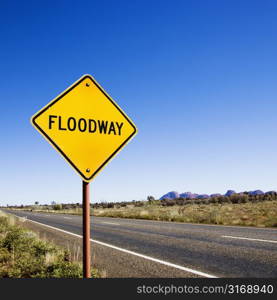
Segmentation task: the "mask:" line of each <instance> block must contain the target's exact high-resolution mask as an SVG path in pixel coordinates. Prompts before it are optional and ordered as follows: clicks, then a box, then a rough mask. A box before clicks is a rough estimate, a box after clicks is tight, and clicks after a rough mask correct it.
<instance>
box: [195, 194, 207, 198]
mask: <svg viewBox="0 0 277 300" xmlns="http://www.w3.org/2000/svg"><path fill="white" fill-rule="evenodd" d="M196 198H197V199H207V198H210V196H209V195H207V194H201V195H198V196H197V197H196Z"/></svg>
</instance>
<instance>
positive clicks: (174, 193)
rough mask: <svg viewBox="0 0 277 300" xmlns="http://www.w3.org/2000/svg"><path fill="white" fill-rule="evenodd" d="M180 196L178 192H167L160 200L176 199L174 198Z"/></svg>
mask: <svg viewBox="0 0 277 300" xmlns="http://www.w3.org/2000/svg"><path fill="white" fill-rule="evenodd" d="M179 197H180V195H179V193H178V192H175V191H172V192H169V193H167V194H165V195H163V196H162V197H161V198H160V200H163V199H176V198H179Z"/></svg>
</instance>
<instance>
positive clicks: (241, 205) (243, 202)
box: [10, 192, 277, 227]
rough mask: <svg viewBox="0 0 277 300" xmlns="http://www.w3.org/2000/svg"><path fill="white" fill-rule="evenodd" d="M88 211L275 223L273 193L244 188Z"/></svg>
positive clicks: (70, 207)
mask: <svg viewBox="0 0 277 300" xmlns="http://www.w3.org/2000/svg"><path fill="white" fill-rule="evenodd" d="M10 208H13V209H23V210H35V211H42V212H45V211H47V212H53V213H68V214H76V215H80V214H82V205H81V204H79V203H77V204H53V205H39V204H38V202H37V203H36V205H32V206H23V205H22V206H16V207H14V206H13V207H10ZM91 215H94V216H101V217H120V218H136V219H148V220H160V221H176V222H187V223H202V224H217V225H220V224H221V225H241V226H257V227H277V193H276V192H268V193H266V194H263V195H250V194H248V193H247V192H244V193H240V194H233V195H231V196H214V197H210V198H207V199H186V198H176V199H163V200H155V199H154V197H152V196H149V197H148V198H147V200H145V201H131V202H109V203H106V202H102V203H94V204H91Z"/></svg>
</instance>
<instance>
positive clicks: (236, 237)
mask: <svg viewBox="0 0 277 300" xmlns="http://www.w3.org/2000/svg"><path fill="white" fill-rule="evenodd" d="M221 237H224V238H229V239H238V240H248V241H257V242H267V243H277V241H272V240H262V239H252V238H246V237H241V236H231V235H222V236H221Z"/></svg>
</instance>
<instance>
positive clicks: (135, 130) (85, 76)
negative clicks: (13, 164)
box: [31, 75, 137, 182]
mask: <svg viewBox="0 0 277 300" xmlns="http://www.w3.org/2000/svg"><path fill="white" fill-rule="evenodd" d="M87 78H89V79H90V80H91V81H92V82H93V83H94V84H95V85H96V86H97V87H98V89H99V90H100V91H101V92H102V93H103V94H104V95H105V96H106V97H107V99H108V100H109V101H110V102H111V103H112V104H113V105H114V106H115V108H116V109H118V110H119V112H120V113H121V114H122V115H123V117H124V118H125V119H126V120H127V122H129V124H130V125H131V126H132V127H133V129H134V132H133V133H132V134H131V135H130V136H129V137H128V138H127V139H126V140H125V141H124V142H123V143H122V144H121V145H120V146H119V147H118V148H117V149H116V150H115V151H114V152H113V153H112V154H111V155H110V156H109V157H108V158H107V159H106V160H105V161H104V163H103V164H102V165H101V166H100V167H99V168H98V169H97V170H96V171H95V172H94V173H93V174H92V175H91V176H90V177H86V176H85V175H84V174H83V173H82V172H81V171H80V170H79V169H78V168H77V167H76V166H75V165H74V163H73V162H72V161H71V160H70V158H69V157H67V155H66V154H65V153H64V152H63V151H62V149H61V148H60V147H59V146H58V145H57V144H56V143H55V142H54V141H53V140H52V139H51V138H50V137H49V136H48V135H47V133H46V132H45V131H44V130H43V129H42V128H41V127H40V126H39V125H38V124H37V123H36V119H37V118H38V117H39V116H40V115H41V114H43V113H44V112H45V111H46V110H47V109H49V108H50V107H51V106H53V105H54V104H55V103H57V102H58V101H59V100H61V99H62V98H63V97H64V96H65V95H66V94H68V93H69V92H70V91H71V90H73V89H74V88H75V87H76V86H77V85H79V84H80V83H82V82H83V81H84V80H85V79H87ZM31 123H32V124H33V126H34V127H35V128H37V129H38V130H39V131H40V132H41V133H42V134H43V136H44V137H45V138H46V139H47V140H48V141H50V143H51V144H52V145H53V147H54V148H56V150H57V151H58V152H59V153H60V154H61V155H62V156H63V157H64V158H65V159H66V160H67V161H68V162H69V163H70V165H71V166H72V167H73V168H74V169H75V170H76V171H77V172H78V173H79V175H80V176H81V177H82V179H83V180H84V181H86V182H89V181H91V180H92V179H93V177H95V175H96V174H97V173H99V171H100V170H101V169H102V168H103V167H104V166H105V165H106V164H107V163H108V162H109V161H110V160H111V159H112V158H113V157H114V156H115V155H116V153H117V152H119V151H120V150H121V148H123V146H124V145H125V144H127V143H128V141H129V140H130V139H131V138H132V137H133V136H134V135H135V134H136V133H137V128H136V127H135V126H134V124H133V123H132V122H131V121H130V119H129V118H128V116H127V115H126V114H125V113H124V112H123V111H122V109H121V108H120V107H119V106H118V105H117V104H116V103H115V102H114V100H113V99H112V98H111V97H110V96H109V95H108V94H107V93H106V92H105V91H104V89H103V88H102V87H101V86H100V85H99V84H98V83H97V82H96V80H95V79H94V78H93V77H92V76H91V75H84V76H82V77H81V78H80V79H79V80H77V81H76V82H75V83H74V84H73V85H72V86H70V87H69V88H68V89H67V90H65V91H64V92H63V93H62V94H60V95H59V96H58V97H57V98H55V99H54V100H53V101H51V102H50V103H49V104H48V105H46V106H45V107H43V108H42V109H41V110H40V111H39V112H38V113H36V114H35V115H34V116H33V117H32V118H31Z"/></svg>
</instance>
